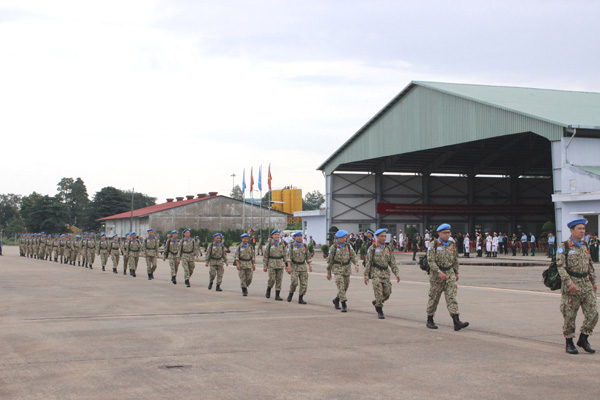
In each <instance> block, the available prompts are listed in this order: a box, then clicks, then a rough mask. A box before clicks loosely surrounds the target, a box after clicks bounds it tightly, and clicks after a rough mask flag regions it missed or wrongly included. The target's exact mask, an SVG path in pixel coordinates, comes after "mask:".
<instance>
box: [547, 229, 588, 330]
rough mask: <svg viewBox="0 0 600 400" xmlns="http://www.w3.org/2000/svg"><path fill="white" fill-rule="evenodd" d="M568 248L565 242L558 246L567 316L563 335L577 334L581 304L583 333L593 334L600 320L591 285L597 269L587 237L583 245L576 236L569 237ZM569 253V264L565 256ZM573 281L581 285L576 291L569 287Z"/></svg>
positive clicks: (563, 312)
mask: <svg viewBox="0 0 600 400" xmlns="http://www.w3.org/2000/svg"><path fill="white" fill-rule="evenodd" d="M568 244H569V250H568V251H566V249H565V243H564V242H563V243H561V244H560V246H559V247H558V251H557V255H556V262H557V267H558V272H559V274H560V278H561V280H562V299H561V302H560V311H561V313H562V315H563V318H564V325H563V335H564V336H565V338H567V339H570V338H573V337H574V336H575V318H576V317H577V312H578V310H579V307H581V309H582V311H583V315H584V320H583V324H582V325H581V333H582V334H584V335H588V336H589V335H591V334H592V332H593V330H594V327H595V326H596V324H597V323H598V309H597V307H598V306H597V301H596V294H595V293H594V290H593V288H592V285H595V284H596V272H595V270H594V264H593V263H592V259H591V257H590V251H589V249H588V245H587V244H586V243H585V241H583V240H582V241H581V247H580V246H578V245H577V243H575V242H573V240H571V239H569V240H568ZM566 257H568V263H567V264H568V265H566V264H565V261H566V260H565V258H566ZM571 283H574V284H575V286H577V288H578V289H579V290H578V291H577V292H575V293H571V292H570V291H569V286H570V285H571Z"/></svg>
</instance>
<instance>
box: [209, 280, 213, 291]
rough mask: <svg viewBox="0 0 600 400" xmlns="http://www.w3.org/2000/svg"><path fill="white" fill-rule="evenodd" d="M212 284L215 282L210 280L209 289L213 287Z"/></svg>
mask: <svg viewBox="0 0 600 400" xmlns="http://www.w3.org/2000/svg"><path fill="white" fill-rule="evenodd" d="M212 285H213V283H212V281H210V282H209V283H208V290H211V289H212Z"/></svg>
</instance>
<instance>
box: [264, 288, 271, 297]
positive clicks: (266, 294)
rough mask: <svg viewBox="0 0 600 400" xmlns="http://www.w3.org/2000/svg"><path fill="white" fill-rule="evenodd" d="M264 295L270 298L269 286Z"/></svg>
mask: <svg viewBox="0 0 600 400" xmlns="http://www.w3.org/2000/svg"><path fill="white" fill-rule="evenodd" d="M265 297H266V298H267V299H270V298H271V288H270V287H267V293H265Z"/></svg>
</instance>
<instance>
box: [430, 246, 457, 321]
mask: <svg viewBox="0 0 600 400" xmlns="http://www.w3.org/2000/svg"><path fill="white" fill-rule="evenodd" d="M427 262H428V263H429V268H430V269H431V271H430V274H429V301H428V302H427V315H428V316H434V315H435V311H436V310H437V306H438V303H439V302H440V297H441V296H442V292H443V293H444V294H445V296H446V306H447V308H448V312H449V313H450V315H457V314H458V303H457V302H456V293H457V291H458V287H457V286H456V275H457V274H458V252H457V251H456V246H455V244H454V242H451V241H448V245H447V246H444V244H443V243H442V242H441V241H440V240H439V239H435V240H434V241H432V242H431V243H430V244H429V248H428V249H427ZM440 272H444V273H445V274H446V275H448V279H446V280H442V279H441V278H440Z"/></svg>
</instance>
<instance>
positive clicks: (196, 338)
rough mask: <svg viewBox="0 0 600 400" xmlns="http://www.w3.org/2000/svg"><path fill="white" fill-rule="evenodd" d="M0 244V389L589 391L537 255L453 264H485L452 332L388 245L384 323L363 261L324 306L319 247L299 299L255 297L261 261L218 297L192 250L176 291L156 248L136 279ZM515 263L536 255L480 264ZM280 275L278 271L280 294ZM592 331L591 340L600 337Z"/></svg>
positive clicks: (6, 393)
mask: <svg viewBox="0 0 600 400" xmlns="http://www.w3.org/2000/svg"><path fill="white" fill-rule="evenodd" d="M4 254H5V255H4V256H2V257H0V399H259V398H260V399H264V398H269V399H431V398H440V399H564V398H571V397H573V398H577V399H594V400H597V399H599V398H600V389H599V384H600V353H599V354H594V355H590V354H586V353H584V352H583V351H582V350H581V349H580V354H579V355H576V356H572V355H568V354H566V353H565V351H564V339H563V337H562V317H561V315H560V311H559V305H560V295H559V294H558V293H556V292H550V291H549V290H548V289H546V288H545V287H544V286H543V284H542V282H541V273H542V271H543V270H544V268H545V265H547V264H548V259H547V258H545V257H544V256H543V255H537V256H536V257H526V258H525V257H514V258H513V257H512V256H501V257H499V258H498V259H491V260H490V259H486V258H483V259H473V258H471V259H466V260H464V262H465V264H466V263H469V264H485V265H463V266H462V267H461V270H460V272H461V273H460V281H459V285H460V287H459V292H458V301H459V304H460V311H461V319H462V320H464V321H469V322H470V323H471V325H470V326H469V327H468V328H467V329H465V330H462V331H460V332H455V331H454V330H453V328H452V321H451V319H450V317H449V315H448V312H447V310H446V307H445V302H444V299H442V301H441V303H440V307H439V309H438V312H437V314H436V318H435V319H436V322H437V324H438V325H439V329H438V330H429V329H427V328H426V327H425V320H426V315H425V306H426V302H427V292H428V277H427V275H425V274H424V273H423V272H422V271H421V270H420V269H419V268H418V266H417V265H416V264H415V263H413V262H412V261H411V257H412V254H408V253H404V254H397V255H396V258H397V261H398V263H399V265H400V275H401V278H402V282H401V283H394V285H393V293H392V297H391V299H390V300H389V301H388V302H387V303H386V304H385V307H384V312H385V314H386V319H385V320H378V319H377V316H376V314H375V310H374V309H373V306H372V305H371V300H372V299H373V291H372V288H371V285H370V284H369V286H365V284H364V282H363V278H362V266H361V268H360V273H359V274H356V273H355V275H354V276H353V279H352V281H351V283H350V288H349V291H348V298H349V300H348V308H349V312H348V313H346V314H344V313H341V312H339V311H336V310H335V309H334V307H333V305H332V303H331V299H332V298H333V297H335V295H336V292H337V291H336V288H335V283H334V282H333V281H331V282H329V281H327V280H326V277H325V262H324V259H323V258H322V257H321V253H317V255H316V257H315V258H314V272H313V273H312V274H310V277H309V287H308V294H307V296H306V298H305V300H306V301H307V302H308V304H307V305H300V304H298V303H297V300H298V296H297V294H296V295H295V296H294V299H293V301H292V302H291V303H288V302H287V301H285V300H284V301H282V302H279V301H274V300H273V297H274V296H273V297H272V298H271V299H266V298H265V296H264V292H265V289H266V281H267V274H266V273H264V272H263V271H262V268H257V270H256V272H255V275H254V282H253V283H252V285H251V287H250V295H249V296H248V297H242V295H241V291H240V289H239V280H238V276H237V271H236V270H235V268H234V267H232V266H231V264H230V266H229V267H227V268H226V271H225V279H224V283H223V290H224V291H223V292H220V293H218V292H215V291H214V289H213V290H212V291H209V290H208V289H207V284H208V269H207V268H206V267H205V266H204V263H203V262H200V263H196V270H195V272H194V275H193V276H192V279H191V284H192V287H191V288H186V287H185V285H184V284H183V271H182V270H181V269H180V271H179V276H178V278H179V279H178V283H177V285H173V284H172V283H171V282H170V270H169V267H168V263H166V262H163V261H162V260H161V261H159V266H158V271H157V272H156V274H155V276H156V279H155V280H153V281H149V280H147V275H146V266H145V260H144V259H143V258H142V259H140V264H139V266H138V277H137V278H133V277H130V276H123V274H122V264H121V266H120V268H119V269H120V273H119V274H118V275H114V274H113V273H112V272H110V271H112V265H111V264H110V261H109V265H108V266H107V267H108V268H107V271H106V272H102V271H101V268H100V260H99V259H98V258H96V261H95V264H94V269H93V270H89V269H86V268H82V267H76V266H70V265H63V264H59V263H54V262H48V261H38V260H33V259H27V258H23V257H19V256H18V254H17V249H16V248H14V247H5V248H4ZM229 258H230V260H231V259H233V257H232V255H230V256H229ZM517 260H519V263H521V264H522V265H523V264H538V265H539V266H523V267H509V266H490V265H489V264H492V263H513V262H517ZM532 260H533V261H532ZM230 262H231V261H230ZM461 262H463V259H462V258H461ZM121 263H122V260H121ZM257 266H260V267H262V260H261V258H260V257H259V262H258V263H257ZM289 283H290V278H289V275H288V274H287V273H286V274H284V280H283V290H282V293H281V295H282V297H284V298H285V297H287V294H288V288H289ZM273 294H274V293H273ZM581 321H582V316H581V315H580V316H579V317H578V320H577V322H578V333H579V325H580V324H581ZM590 342H591V344H592V346H595V347H596V348H597V349H598V350H600V341H599V340H598V339H597V336H592V337H591V338H590Z"/></svg>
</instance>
